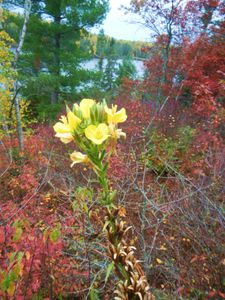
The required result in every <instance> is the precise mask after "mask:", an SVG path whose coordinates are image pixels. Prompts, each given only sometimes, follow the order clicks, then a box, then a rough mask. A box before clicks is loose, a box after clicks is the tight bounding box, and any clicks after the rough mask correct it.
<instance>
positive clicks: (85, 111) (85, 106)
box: [80, 99, 95, 119]
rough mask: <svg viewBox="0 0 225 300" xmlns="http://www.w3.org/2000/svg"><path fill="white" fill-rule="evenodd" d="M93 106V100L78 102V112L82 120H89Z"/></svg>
mask: <svg viewBox="0 0 225 300" xmlns="http://www.w3.org/2000/svg"><path fill="white" fill-rule="evenodd" d="M94 104H95V100H93V99H83V100H81V102H80V110H81V112H82V115H83V117H84V119H88V118H90V109H91V107H92V106H93V105H94Z"/></svg>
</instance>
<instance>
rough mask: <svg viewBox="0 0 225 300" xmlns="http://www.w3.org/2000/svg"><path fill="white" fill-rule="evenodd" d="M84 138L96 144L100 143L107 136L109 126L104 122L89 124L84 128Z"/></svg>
mask: <svg viewBox="0 0 225 300" xmlns="http://www.w3.org/2000/svg"><path fill="white" fill-rule="evenodd" d="M85 135H86V138H87V139H89V140H91V141H92V142H93V143H94V144H96V145H101V144H102V143H103V142H104V141H105V140H106V139H107V138H108V137H109V128H108V126H107V125H106V124H105V123H101V124H99V125H98V126H95V125H89V126H88V127H87V128H86V129H85Z"/></svg>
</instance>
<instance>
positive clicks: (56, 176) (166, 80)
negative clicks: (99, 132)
mask: <svg viewBox="0 0 225 300" xmlns="http://www.w3.org/2000/svg"><path fill="white" fill-rule="evenodd" d="M150 2H151V5H153V4H155V5H156V2H157V1H132V3H133V4H136V5H137V3H139V6H140V7H137V6H135V7H136V10H137V11H140V8H141V5H144V4H145V3H150ZM158 2H160V3H162V2H169V1H158ZM196 3H197V4H196ZM155 8H156V6H154V9H155ZM185 9H186V10H182V16H183V18H180V12H179V10H176V12H175V15H174V18H175V23H176V22H180V23H179V24H180V26H181V27H180V28H182V30H183V31H182V32H183V34H184V35H183V36H182V37H183V38H182V40H181V39H180V37H179V43H175V42H174V43H171V44H170V50H169V52H168V53H167V54H168V56H167V61H166V64H165V56H164V54H165V52H164V50H165V49H166V47H167V45H168V36H167V35H165V34H162V35H161V34H160V35H159V36H157V38H156V41H155V43H154V44H153V46H152V47H150V48H146V49H143V51H145V52H146V53H149V59H148V60H146V61H145V67H146V75H145V77H144V79H143V80H135V81H133V80H130V79H127V78H124V79H123V84H122V86H121V87H120V94H119V96H118V97H117V99H116V100H115V102H116V104H117V105H118V107H125V108H126V112H127V115H128V118H127V122H126V123H124V124H123V125H122V126H121V127H122V129H123V131H124V132H126V134H127V138H126V141H123V142H121V143H118V146H117V153H116V154H114V155H113V156H112V157H111V159H110V164H109V167H108V176H109V178H110V190H114V189H116V190H117V191H118V194H117V197H116V204H117V205H118V207H120V208H121V210H120V211H119V213H120V214H121V215H125V216H126V218H127V219H128V220H129V223H130V224H131V225H132V232H130V233H129V235H130V236H129V237H130V239H131V240H132V243H133V244H134V245H135V246H137V248H138V255H139V260H141V262H142V265H143V268H144V272H145V274H146V277H147V279H148V281H149V284H150V286H151V288H152V291H153V294H154V295H155V296H156V299H225V287H224V266H225V261H224V246H225V245H224V236H223V235H224V232H223V228H224V212H223V207H224V199H223V191H224V182H223V176H224V167H225V165H224V154H225V153H224V149H225V148H224V113H225V108H224V98H225V41H224V33H225V22H224V21H223V20H222V21H221V19H220V22H219V21H218V22H216V23H215V24H213V25H211V23H210V21H211V17H212V15H211V14H212V12H213V11H214V10H216V11H217V13H218V16H220V17H221V16H224V12H225V8H224V4H223V2H222V1H212V0H208V1H203V0H201V1H188V5H187V6H186V8H185ZM190 16H191V17H192V18H193V19H194V20H195V21H196V24H195V25H196V26H197V24H200V23H201V26H200V27H198V29H199V28H200V29H201V30H199V31H198V32H197V31H196V32H195V33H194V37H193V36H190V35H189V34H188V32H189V33H190V30H189V29H190V28H189V27H188V26H190V24H191V22H189V23H187V22H186V20H187V17H190ZM191 17H190V20H192V19H191ZM185 18H186V19H185ZM218 19H219V18H218ZM193 22H194V21H193ZM202 22H203V23H202ZM202 24H203V25H202ZM185 26H186V27H185ZM196 28H197V27H196ZM185 33H187V34H186V35H185ZM163 65H164V68H163V67H162V66H163ZM7 95H8V94H6V95H5V97H6V96H7ZM4 99H5V98H4ZM156 99H158V101H155V100H156ZM0 101H1V100H0ZM4 101H5V100H4ZM11 137H13V138H9V137H7V136H4V137H3V138H2V139H1V140H0V142H1V143H0V298H1V299H18V300H22V299H46V300H47V299H86V298H87V297H89V298H90V299H111V295H112V291H113V290H114V284H115V282H116V281H117V278H116V276H115V275H112V274H111V273H110V272H109V269H107V268H108V265H109V259H108V254H107V250H106V248H107V245H106V239H105V237H104V235H103V234H102V225H103V224H102V221H101V220H102V216H104V214H105V212H104V210H103V209H102V208H101V207H99V206H98V205H97V204H96V202H97V200H96V198H97V195H98V192H99V186H98V184H97V183H96V182H95V181H93V178H94V174H93V172H92V170H90V169H89V168H88V167H86V166H82V165H81V166H80V165H79V166H76V167H74V168H73V169H72V168H70V164H71V161H70V159H69V155H68V154H69V153H71V151H73V149H72V147H71V145H70V144H69V145H66V146H65V145H62V144H61V143H60V142H59V141H58V140H57V139H56V138H55V137H54V132H53V129H52V125H49V124H38V125H32V126H30V130H29V131H28V132H27V133H26V138H25V151H24V153H21V152H20V151H19V148H18V144H17V140H16V137H15V136H14V135H12V136H11ZM9 153H11V154H12V157H13V160H12V161H11V160H10V159H9Z"/></svg>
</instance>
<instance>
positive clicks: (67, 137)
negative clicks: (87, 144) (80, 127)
mask: <svg viewBox="0 0 225 300" xmlns="http://www.w3.org/2000/svg"><path fill="white" fill-rule="evenodd" d="M55 136H56V137H58V138H60V140H61V142H63V143H64V144H68V143H70V142H71V141H73V140H74V138H73V136H72V134H71V133H69V132H66V133H56V135H55Z"/></svg>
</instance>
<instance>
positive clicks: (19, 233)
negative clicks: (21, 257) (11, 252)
mask: <svg viewBox="0 0 225 300" xmlns="http://www.w3.org/2000/svg"><path fill="white" fill-rule="evenodd" d="M22 234H23V229H22V228H21V227H17V228H16V230H15V233H14V235H13V242H17V241H18V240H19V239H20V238H21V236H22Z"/></svg>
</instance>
